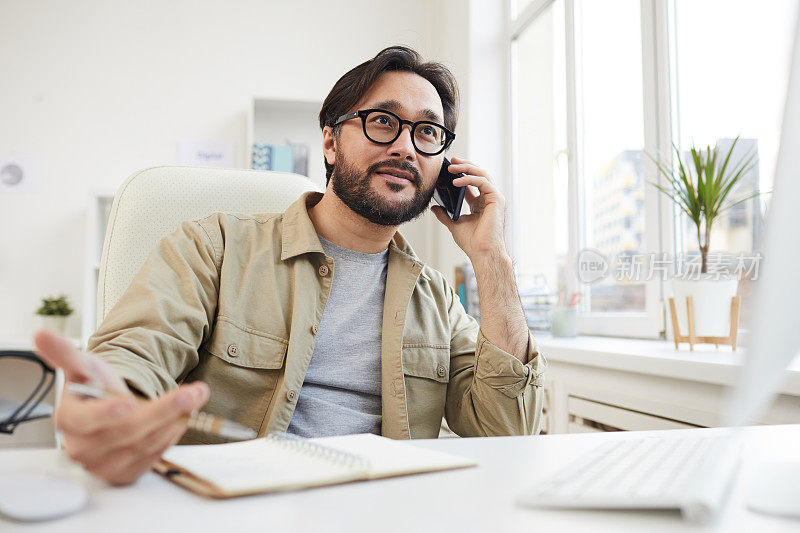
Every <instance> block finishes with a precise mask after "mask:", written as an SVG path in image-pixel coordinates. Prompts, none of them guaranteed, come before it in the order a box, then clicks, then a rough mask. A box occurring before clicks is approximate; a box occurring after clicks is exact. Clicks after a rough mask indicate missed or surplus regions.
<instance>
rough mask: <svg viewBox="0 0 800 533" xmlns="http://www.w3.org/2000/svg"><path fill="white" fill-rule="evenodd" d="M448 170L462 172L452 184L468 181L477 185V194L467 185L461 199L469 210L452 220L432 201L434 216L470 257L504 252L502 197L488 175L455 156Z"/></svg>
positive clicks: (459, 184)
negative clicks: (467, 213)
mask: <svg viewBox="0 0 800 533" xmlns="http://www.w3.org/2000/svg"><path fill="white" fill-rule="evenodd" d="M448 170H449V171H450V172H451V173H453V174H458V173H464V174H465V176H462V177H460V178H457V179H455V180H453V185H455V186H457V187H461V186H464V185H472V186H474V187H475V188H477V189H478V194H475V193H474V192H472V190H471V189H470V188H469V187H467V190H466V194H465V195H464V200H465V201H466V202H467V204H468V205H469V209H470V211H471V214H469V215H461V216H460V217H458V220H457V221H455V222H453V221H452V220H450V217H449V216H448V214H447V211H445V209H444V208H443V207H441V206H439V205H435V206H433V207H432V208H431V209H432V210H433V212H434V214H435V215H436V218H438V219H439V222H441V223H442V224H444V225H445V226H447V229H449V230H450V233H452V235H453V239H454V240H455V241H456V244H458V246H459V247H460V248H461V249H462V250H464V252H465V253H466V254H467V256H469V257H470V259H476V258H477V257H480V256H483V255H487V254H492V255H493V254H505V253H506V249H505V240H504V236H503V229H504V220H505V205H506V201H505V198H503V195H502V194H500V191H499V190H498V189H497V187H496V186H495V185H494V182H493V181H492V178H490V177H489V174H488V173H487V172H486V171H485V170H483V169H482V168H479V167H476V166H475V165H474V164H473V163H472V162H471V161H467V160H465V159H461V158H458V157H454V158H453V159H452V160H451V165H450V167H449V168H448Z"/></svg>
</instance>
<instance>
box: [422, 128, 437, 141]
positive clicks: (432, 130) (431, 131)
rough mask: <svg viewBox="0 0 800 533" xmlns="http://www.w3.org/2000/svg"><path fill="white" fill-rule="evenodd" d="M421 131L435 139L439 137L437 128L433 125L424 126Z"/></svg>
mask: <svg viewBox="0 0 800 533" xmlns="http://www.w3.org/2000/svg"><path fill="white" fill-rule="evenodd" d="M420 133H421V134H422V135H425V136H426V137H433V138H434V139H435V138H436V137H437V135H436V128H434V127H433V126H422V127H421V128H420Z"/></svg>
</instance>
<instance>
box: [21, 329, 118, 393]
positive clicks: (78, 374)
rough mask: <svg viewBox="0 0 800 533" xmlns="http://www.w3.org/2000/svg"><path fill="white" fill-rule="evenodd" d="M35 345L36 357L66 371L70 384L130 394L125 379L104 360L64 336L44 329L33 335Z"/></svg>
mask: <svg viewBox="0 0 800 533" xmlns="http://www.w3.org/2000/svg"><path fill="white" fill-rule="evenodd" d="M33 343H34V344H35V345H36V354H37V355H38V356H39V357H40V358H41V359H42V360H43V361H44V362H45V363H47V365H48V366H50V367H52V368H60V369H62V370H63V371H64V374H65V376H66V378H67V381H74V382H76V383H89V384H93V385H96V386H100V387H103V388H106V389H109V390H114V391H117V392H128V388H127V387H126V386H125V383H124V382H123V381H122V379H121V378H120V377H119V376H118V375H117V374H116V373H115V372H114V371H113V370H112V369H111V368H110V367H109V366H108V365H106V364H105V363H104V362H103V360H102V359H100V358H99V357H97V356H95V355H92V354H89V353H86V352H82V351H81V350H78V349H77V348H76V347H75V345H74V344H72V342H70V341H69V340H68V339H66V338H64V337H62V336H61V335H58V334H56V333H53V332H52V331H47V330H44V329H42V330H39V331H37V332H36V334H35V335H34V336H33Z"/></svg>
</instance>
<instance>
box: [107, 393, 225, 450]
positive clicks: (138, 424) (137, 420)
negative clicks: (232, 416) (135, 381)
mask: <svg viewBox="0 0 800 533" xmlns="http://www.w3.org/2000/svg"><path fill="white" fill-rule="evenodd" d="M209 395H210V392H209V388H208V385H206V384H205V383H203V382H196V383H192V384H191V385H182V386H181V387H179V388H177V389H174V390H171V391H169V392H168V393H166V394H164V395H163V396H161V397H160V398H158V399H157V400H153V401H149V402H146V403H144V404H142V405H141V406H140V408H139V409H137V410H136V411H135V412H134V413H132V415H131V416H130V419H129V420H128V421H127V422H126V425H127V428H126V429H127V431H125V432H124V433H123V435H122V436H123V438H122V439H121V440H120V443H121V444H122V445H125V444H128V443H132V442H136V441H137V440H140V439H143V438H144V437H145V436H146V435H147V434H149V433H152V432H157V431H159V430H160V429H161V428H162V427H163V426H167V425H169V424H171V423H172V422H174V421H175V420H176V419H178V418H181V417H184V416H186V415H189V414H191V413H192V412H194V411H197V410H198V409H200V408H201V407H203V405H205V403H206V402H207V401H208V398H209Z"/></svg>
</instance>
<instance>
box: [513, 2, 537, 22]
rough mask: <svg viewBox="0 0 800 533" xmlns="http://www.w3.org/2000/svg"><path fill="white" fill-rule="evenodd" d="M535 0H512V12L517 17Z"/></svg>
mask: <svg viewBox="0 0 800 533" xmlns="http://www.w3.org/2000/svg"><path fill="white" fill-rule="evenodd" d="M531 2H533V0H511V13H512V14H513V15H514V17H515V18H516V17H517V16H518V15H519V14H520V13H522V12H523V11H525V8H526V7H528V6H529V5H530V3H531Z"/></svg>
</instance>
